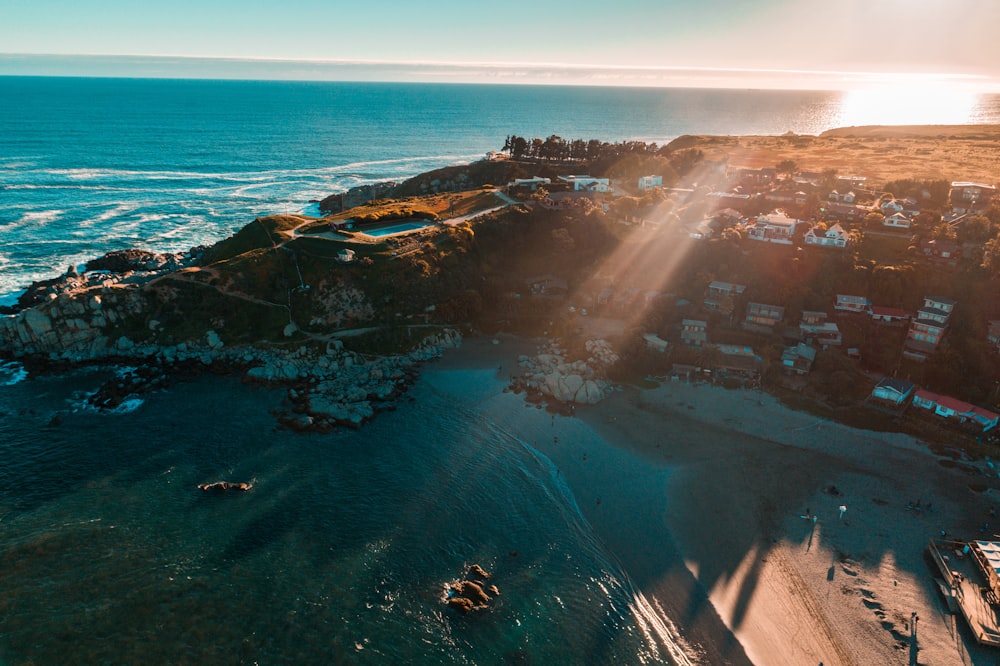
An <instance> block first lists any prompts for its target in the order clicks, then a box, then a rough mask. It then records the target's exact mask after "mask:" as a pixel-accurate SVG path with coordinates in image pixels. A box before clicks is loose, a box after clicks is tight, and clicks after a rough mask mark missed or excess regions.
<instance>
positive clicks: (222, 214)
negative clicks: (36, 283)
mask: <svg viewBox="0 0 1000 666" xmlns="http://www.w3.org/2000/svg"><path fill="white" fill-rule="evenodd" d="M0 99H2V100H4V103H3V104H0V233H2V241H0V294H4V295H6V296H7V297H8V298H9V297H10V296H12V295H13V294H16V293H17V290H18V289H21V288H23V287H24V286H25V285H26V284H27V283H28V282H29V281H31V280H33V279H38V278H44V277H51V276H52V275H53V274H54V273H56V272H62V271H63V270H65V269H66V267H67V266H69V265H71V264H78V263H80V262H82V261H85V260H86V259H89V258H92V257H95V256H98V255H100V254H102V253H104V252H106V251H109V250H112V249H122V248H127V247H133V246H137V247H142V248H147V249H151V250H157V251H180V250H184V249H187V248H189V247H191V246H193V245H198V244H203V243H210V242H213V241H215V240H218V239H219V238H221V237H224V236H226V235H228V234H229V233H231V232H233V231H234V230H236V229H238V228H240V227H242V226H243V225H244V224H246V223H248V222H249V221H250V220H252V219H253V217H254V216H256V215H263V214H271V213H278V212H296V211H300V210H303V209H304V208H305V207H306V206H307V205H308V204H309V202H310V200H312V199H318V198H321V197H323V196H325V195H327V194H330V193H333V192H337V191H343V190H345V189H347V188H349V187H351V186H354V185H359V184H364V183H370V182H375V181H378V180H383V179H396V180H399V179H402V178H405V177H407V176H410V175H414V174H416V173H419V172H422V171H425V170H428V169H431V168H436V167H440V166H444V165H447V164H454V163H460V162H468V161H471V160H475V159H479V158H480V157H482V156H483V155H484V153H485V152H486V151H488V150H496V149H499V148H500V147H501V146H502V145H503V141H504V138H505V137H506V136H507V135H508V134H518V135H522V136H528V137H533V136H548V135H550V134H558V135H560V136H563V137H565V138H567V139H572V138H584V139H590V138H598V139H602V140H606V141H618V140H625V139H636V140H644V141H656V142H665V141H668V140H670V139H671V138H673V137H675V136H678V135H680V134H685V133H730V134H739V133H772V134H778V133H783V132H786V131H794V132H800V133H815V132H819V131H822V130H824V129H827V128H829V127H832V126H834V125H835V124H836V118H837V109H838V108H839V107H838V103H839V101H838V100H839V99H840V94H839V93H821V92H820V93H801V92H796V93H778V92H759V91H756V92H755V91H698V90H688V91H684V90H626V89H597V88H545V87H530V86H524V87H521V86H514V87H504V86H450V85H407V84H354V83H350V84H348V83H344V84H332V83H280V82H236V81H226V82H218V81H163V80H110V79H106V80H105V79H57V78H53V79H45V78H16V77H11V78H0ZM987 102H988V103H986V102H984V104H985V106H984V108H985V109H986V111H985V112H983V113H985V115H983V114H980V115H981V117H982V118H984V119H986V120H991V119H992V120H994V121H995V120H996V118H995V117H994V116H996V113H995V109H996V107H997V105H996V100H995V99H993V98H991V99H989V100H987ZM991 105H992V106H991ZM991 109H993V110H992V111H991ZM990 113H992V114H994V115H993V116H990V115H989V114H990ZM114 371H115V370H114V369H113V368H104V369H101V368H98V369H89V370H79V371H74V372H71V373H69V374H66V375H65V376H43V377H36V376H28V375H27V373H26V372H25V371H24V369H23V368H22V367H21V366H20V365H18V364H17V363H3V364H0V456H2V459H3V463H2V464H0V663H22V662H28V661H31V662H32V663H39V664H42V663H66V662H67V661H72V662H77V663H105V662H113V663H140V662H143V661H152V662H156V663H164V662H167V663H201V662H205V661H208V660H210V659H211V660H213V661H215V660H223V661H230V662H239V663H253V662H258V663H290V662H296V663H373V664H374V663H378V664H383V663H409V664H441V663H455V664H498V663H517V664H521V663H536V664H542V663H544V664H587V663H593V664H606V663H623V664H634V663H671V662H675V663H683V662H684V660H685V659H686V658H687V657H685V656H684V654H685V653H684V650H685V648H684V645H683V640H681V639H680V638H679V635H682V634H683V633H684V627H683V626H681V627H677V628H675V627H673V625H672V619H671V618H670V617H667V616H666V615H665V614H664V613H662V612H660V611H658V610H657V609H656V607H655V606H656V604H655V603H654V602H652V601H650V600H648V599H644V598H643V597H642V595H641V593H640V592H637V591H636V589H635V586H634V584H633V582H632V579H631V577H630V574H629V572H628V571H626V570H625V569H624V568H623V567H622V566H621V565H620V564H619V559H618V558H617V557H616V555H615V553H613V552H611V551H610V550H609V549H608V548H606V547H605V546H604V545H603V544H602V543H601V540H600V538H599V537H598V536H597V534H595V532H594V530H593V528H592V527H591V525H590V524H589V523H588V521H587V519H586V518H585V512H581V510H580V508H579V506H578V498H579V493H580V492H581V489H580V488H573V487H572V485H571V483H570V482H569V481H568V480H567V479H566V476H565V475H562V474H560V473H559V471H558V468H557V464H558V461H554V460H553V459H552V458H550V457H549V456H548V455H546V454H544V453H542V452H541V451H540V449H539V448H537V447H535V446H533V443H532V442H531V441H528V440H525V439H521V438H519V436H518V435H516V434H514V433H513V432H511V431H508V430H507V429H505V427H502V426H501V425H500V424H499V423H498V422H497V420H496V419H492V418H490V417H488V416H487V415H486V414H484V413H483V412H482V411H481V410H480V408H479V406H478V405H477V403H476V401H475V399H474V398H475V397H476V395H477V394H476V390H475V387H472V386H469V387H465V388H464V389H462V390H461V391H455V392H454V393H453V394H450V395H449V394H447V393H446V392H442V391H440V390H438V389H436V388H435V386H434V385H433V384H432V383H427V382H425V381H423V380H421V381H420V382H418V384H417V385H416V387H415V389H414V390H413V392H412V393H411V394H410V396H411V397H412V398H413V401H412V402H410V401H404V402H403V403H402V404H401V405H400V407H399V409H398V410H397V411H395V412H392V413H387V414H383V415H380V416H379V417H378V418H377V419H375V421H374V422H372V423H370V424H367V425H366V426H364V427H363V428H361V429H360V430H357V431H354V430H347V431H338V432H334V433H331V434H327V435H295V434H292V433H289V432H286V431H281V430H276V429H275V421H274V419H273V418H272V417H271V415H270V414H269V413H268V411H269V410H270V409H272V408H273V407H275V406H276V405H277V404H278V403H280V401H281V399H282V396H281V394H280V393H279V392H273V391H265V390H261V389H253V388H250V387H246V386H243V385H241V384H239V383H238V381H236V380H233V379H227V378H217V377H203V378H200V379H196V380H193V381H189V382H187V383H184V384H181V385H178V386H176V387H174V388H173V389H171V390H169V391H164V392H158V393H153V394H151V395H148V396H145V398H144V399H143V400H141V401H140V400H136V401H133V402H130V403H129V405H128V409H125V410H120V412H119V413H115V414H97V413H93V412H91V411H87V410H85V409H83V408H82V407H81V405H82V404H83V398H84V397H85V396H86V394H87V392H89V391H93V390H95V389H96V388H97V387H98V386H100V384H101V383H102V382H103V381H104V379H106V378H107V377H108V376H111V374H112V373H113V372H114ZM489 381H491V380H489V379H484V380H483V381H482V382H480V383H479V384H477V386H487V385H488V384H489ZM495 388H496V387H493V389H491V390H494V389H495ZM511 399H513V397H512V396H511ZM220 415H222V416H221V417H220ZM585 437H586V433H585V432H584V431H582V430H581V431H580V432H579V433H578V438H577V441H575V442H574V445H575V446H580V445H581V441H582V439H583V438H585ZM599 446H600V445H599V443H594V444H593V447H594V448H592V454H591V455H592V456H595V457H596V455H597V453H598V451H599V450H600V449H599ZM612 472H613V473H614V474H616V475H618V474H620V473H624V472H619V471H618V470H612ZM636 478H638V477H637V476H635V475H631V476H629V479H630V481H629V483H628V484H622V483H621V482H620V478H618V477H615V478H609V481H608V483H609V487H613V488H617V489H618V490H616V492H622V493H624V492H629V493H635V492H638V490H639V489H640V488H641V484H640V483H638V482H637V481H635V479H636ZM219 479H225V480H237V481H244V480H245V481H252V482H253V484H254V487H253V489H252V490H251V491H250V492H248V493H239V494H230V495H221V496H219V495H214V494H206V493H203V492H201V491H199V490H197V488H196V486H197V484H199V483H205V482H211V481H215V480H219ZM616 479H617V480H616ZM660 481H661V480H659V479H654V482H656V483H659V482H660ZM606 503H607V502H606ZM643 505H644V504H643V503H641V502H638V503H637V506H643ZM631 519H632V520H635V521H638V522H641V521H643V520H646V519H648V520H649V521H650V524H655V521H656V517H655V514H651V515H650V516H648V517H647V516H640V515H637V516H632V517H631ZM638 531H640V532H642V533H646V534H652V532H651V531H648V530H638ZM642 547H648V548H650V549H655V551H656V552H657V553H662V557H663V558H665V559H666V560H667V561H669V560H670V557H671V555H670V550H669V543H668V542H667V540H666V539H652V538H651V541H650V543H648V544H647V543H644V544H642ZM474 562H476V563H480V564H481V565H482V566H484V567H485V568H486V569H488V570H490V571H492V572H493V573H494V575H495V577H494V579H493V580H494V581H495V582H496V584H497V585H498V587H499V588H500V589H501V596H500V597H499V599H498V600H497V602H496V603H495V605H494V606H493V608H491V609H490V610H489V611H487V612H485V613H482V614H479V615H477V616H470V617H465V616H461V615H458V614H456V613H454V612H452V611H450V610H448V609H447V608H446V607H445V606H444V605H443V603H442V601H441V597H442V595H443V593H444V584H445V583H446V582H447V581H449V580H454V579H455V578H457V577H458V576H460V575H461V574H462V572H463V570H464V568H465V567H466V566H468V565H469V564H471V563H474Z"/></svg>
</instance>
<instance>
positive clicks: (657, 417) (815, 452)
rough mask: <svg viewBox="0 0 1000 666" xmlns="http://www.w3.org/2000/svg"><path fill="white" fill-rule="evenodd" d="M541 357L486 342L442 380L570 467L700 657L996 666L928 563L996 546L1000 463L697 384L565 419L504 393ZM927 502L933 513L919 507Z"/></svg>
mask: <svg viewBox="0 0 1000 666" xmlns="http://www.w3.org/2000/svg"><path fill="white" fill-rule="evenodd" d="M533 350H534V345H533V344H532V343H531V342H530V341H524V340H518V339H512V338H501V343H500V344H499V345H493V344H491V342H490V341H489V340H468V341H466V343H465V345H464V346H463V348H462V349H460V350H456V351H453V352H449V353H448V354H447V355H446V357H445V358H444V359H442V360H441V361H439V362H438V363H436V364H433V365H430V366H428V368H427V370H428V371H429V373H428V375H429V380H430V381H431V382H433V383H436V384H439V385H440V387H441V388H442V390H445V391H456V392H457V393H460V394H461V395H462V396H463V398H466V399H468V400H470V401H471V404H474V405H475V406H476V408H477V409H481V410H482V411H483V412H484V413H485V414H486V415H488V416H489V417H490V418H491V419H492V420H494V421H496V422H498V423H502V424H504V426H505V427H507V428H509V429H510V431H511V432H512V433H513V434H515V435H516V436H518V437H519V438H521V439H522V440H524V441H525V442H526V443H529V444H531V445H532V446H533V447H535V448H537V449H538V450H539V451H541V452H542V453H543V454H544V455H546V456H547V457H549V458H550V459H551V460H552V461H553V463H554V464H556V466H557V467H558V468H559V469H560V473H561V474H563V475H564V476H565V478H566V481H567V483H568V484H569V486H570V488H571V489H572V491H573V493H574V496H575V497H576V499H577V501H578V503H579V505H580V508H581V511H582V513H583V514H584V516H585V517H586V518H587V520H588V521H589V522H590V524H591V525H592V527H593V528H594V530H595V532H596V533H597V535H598V536H599V538H600V539H601V540H602V541H603V542H604V544H605V545H606V546H607V548H608V549H609V550H610V551H612V552H613V553H615V555H616V557H617V558H618V559H619V560H620V561H621V563H622V565H623V567H624V568H625V570H626V571H628V573H629V576H630V578H631V579H632V581H633V583H634V584H635V586H636V587H637V588H638V590H639V591H640V592H641V593H642V595H644V597H645V598H646V599H648V600H649V602H650V604H652V605H654V606H655V605H658V606H660V607H661V608H662V609H663V611H665V614H666V616H667V617H669V618H672V619H673V621H674V622H675V623H676V626H675V627H673V628H671V631H672V632H674V633H675V634H676V636H675V638H677V640H678V643H679V644H681V645H682V646H684V648H685V651H686V653H687V654H688V656H689V658H691V659H692V661H694V662H695V663H747V661H748V660H749V661H751V662H752V663H754V664H758V665H769V664H818V663H820V662H822V663H823V664H824V665H825V666H831V665H833V664H859V665H860V664H876V663H877V664H894V663H898V664H908V663H917V662H919V663H929V664H961V663H994V662H995V660H996V658H997V656H998V655H997V654H996V653H995V652H993V651H991V650H988V649H985V648H981V647H979V646H978V645H976V644H975V643H974V641H972V639H971V636H970V634H969V632H968V630H967V628H966V627H965V626H964V621H963V620H962V619H961V618H958V617H955V616H952V615H948V614H947V613H946V608H945V606H944V603H943V601H942V600H941V599H940V596H939V595H938V593H937V591H936V589H935V586H934V583H933V580H932V578H931V575H930V569H929V568H928V566H927V565H926V563H925V561H924V556H923V552H924V548H925V546H926V544H927V542H928V540H929V539H931V538H933V537H935V536H937V535H938V534H939V532H940V530H946V531H947V532H948V533H949V534H950V535H954V536H955V537H957V538H983V537H984V536H986V537H988V538H992V532H993V529H995V528H990V529H987V531H986V532H988V533H981V532H980V531H979V529H980V528H981V527H982V526H983V524H984V522H987V521H989V520H990V517H989V515H988V512H989V510H990V509H991V508H992V507H993V504H992V503H991V501H990V494H989V493H983V492H981V490H982V488H983V487H997V486H998V485H1000V484H998V483H997V481H998V479H997V475H996V474H995V473H994V472H993V471H992V470H991V469H989V468H988V467H987V466H986V464H985V463H982V462H970V461H956V460H953V459H951V458H947V457H942V456H940V455H937V454H935V453H932V452H931V451H930V450H929V449H928V447H926V446H925V445H924V444H922V443H921V442H919V441H916V440H914V439H913V438H911V437H909V436H905V435H900V434H892V433H876V432H869V431H861V430H856V429H852V428H848V427H846V426H842V425H840V424H837V423H833V422H830V421H825V420H822V419H817V418H816V417H814V416H812V415H809V414H805V413H800V412H795V411H792V410H789V409H787V408H786V407H784V406H783V405H781V404H780V403H779V402H778V401H777V400H776V399H775V398H773V397H771V396H769V395H767V394H763V393H760V392H757V391H746V390H727V389H722V388H716V387H711V386H708V385H689V384H685V383H682V382H669V383H667V384H665V385H663V386H661V387H659V388H657V389H650V390H638V389H631V388H626V389H625V390H623V391H620V392H616V393H615V394H614V395H612V396H611V397H610V398H608V399H607V400H605V401H604V402H602V403H600V404H599V405H596V406H593V407H580V408H577V410H576V417H575V418H568V417H562V416H552V415H550V414H547V413H545V412H543V411H541V410H538V409H536V408H535V407H534V406H531V405H527V404H526V403H525V401H524V400H523V398H522V397H521V396H515V395H513V394H510V393H503V386H504V384H505V383H506V381H507V380H509V377H510V374H511V373H512V372H516V370H515V368H516V359H517V355H518V354H521V353H532V352H533ZM918 499H919V500H920V502H921V507H922V510H920V511H916V510H912V509H908V508H907V505H908V504H910V503H913V502H915V501H916V500H918ZM841 506H844V507H846V512H845V513H844V514H843V516H841V515H840V510H839V507H841ZM928 506H930V509H929V510H927V509H926V507H928ZM807 510H808V516H809V517H808V518H804V517H803V516H806V515H807V514H806V512H807ZM813 517H815V521H814V520H813V519H812V518H813ZM997 527H1000V524H998V526H997ZM996 531H997V532H1000V529H997V530H996ZM706 595H707V599H706ZM709 601H710V603H709ZM914 612H915V613H917V615H918V617H919V622H918V625H917V635H916V637H914V636H913V635H912V632H911V627H910V618H911V614H912V613H914ZM720 618H721V621H720ZM723 625H724V626H723ZM726 628H728V629H730V630H731V631H732V634H729V632H728V631H726ZM733 635H734V636H735V639H738V642H737V641H736V640H735V639H733V637H732V636H733Z"/></svg>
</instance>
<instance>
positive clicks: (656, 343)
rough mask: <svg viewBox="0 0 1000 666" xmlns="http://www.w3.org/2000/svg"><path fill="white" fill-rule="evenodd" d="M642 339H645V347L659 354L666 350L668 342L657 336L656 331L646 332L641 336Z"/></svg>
mask: <svg viewBox="0 0 1000 666" xmlns="http://www.w3.org/2000/svg"><path fill="white" fill-rule="evenodd" d="M642 339H643V340H645V341H646V349H651V350H653V351H655V352H660V353H661V354H662V353H663V352H665V351H667V347H669V346H670V343H669V342H667V341H666V340H664V339H663V338H661V337H660V336H658V335H657V334H656V333H646V334H645V335H643V336H642Z"/></svg>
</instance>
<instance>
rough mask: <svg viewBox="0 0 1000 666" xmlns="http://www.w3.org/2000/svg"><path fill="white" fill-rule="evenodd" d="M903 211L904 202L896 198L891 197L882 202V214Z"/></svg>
mask: <svg viewBox="0 0 1000 666" xmlns="http://www.w3.org/2000/svg"><path fill="white" fill-rule="evenodd" d="M902 212H903V202H901V201H897V200H895V199H889V200H888V201H884V202H883V203H882V214H883V215H891V214H892V213H902Z"/></svg>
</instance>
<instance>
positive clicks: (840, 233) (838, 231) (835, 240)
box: [805, 224, 848, 247]
mask: <svg viewBox="0 0 1000 666" xmlns="http://www.w3.org/2000/svg"><path fill="white" fill-rule="evenodd" d="M847 240H848V239H847V232H846V231H844V227H842V226H840V224H834V225H832V226H830V227H829V228H828V229H826V230H822V229H819V227H818V225H817V226H813V227H812V228H811V229H809V231H807V232H806V236H805V243H806V245H819V246H821V247H847Z"/></svg>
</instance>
